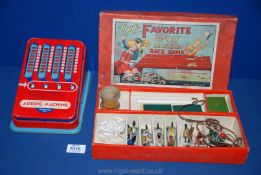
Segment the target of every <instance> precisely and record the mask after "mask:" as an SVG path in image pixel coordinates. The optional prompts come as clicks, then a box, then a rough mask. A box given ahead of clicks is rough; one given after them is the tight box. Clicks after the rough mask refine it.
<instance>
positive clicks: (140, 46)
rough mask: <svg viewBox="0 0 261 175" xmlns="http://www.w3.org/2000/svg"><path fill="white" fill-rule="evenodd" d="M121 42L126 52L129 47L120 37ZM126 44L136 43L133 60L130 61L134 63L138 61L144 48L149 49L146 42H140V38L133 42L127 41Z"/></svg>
mask: <svg viewBox="0 0 261 175" xmlns="http://www.w3.org/2000/svg"><path fill="white" fill-rule="evenodd" d="M121 40H122V44H123V47H124V48H125V49H127V50H128V49H129V46H128V44H127V42H126V40H125V38H124V37H123V36H122V38H121ZM128 42H135V43H136V49H135V50H133V58H132V60H133V61H134V62H135V61H137V60H139V59H140V58H139V57H140V56H141V55H142V53H143V50H144V48H148V47H149V41H148V40H142V39H140V38H135V39H134V40H129V41H128Z"/></svg>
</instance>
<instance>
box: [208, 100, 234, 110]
mask: <svg viewBox="0 0 261 175" xmlns="http://www.w3.org/2000/svg"><path fill="white" fill-rule="evenodd" d="M206 99H207V105H208V111H209V112H229V110H228V106H227V102H226V99H225V97H206Z"/></svg>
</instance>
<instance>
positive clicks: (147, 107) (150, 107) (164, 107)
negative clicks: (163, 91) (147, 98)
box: [143, 104, 172, 111]
mask: <svg viewBox="0 0 261 175" xmlns="http://www.w3.org/2000/svg"><path fill="white" fill-rule="evenodd" d="M143 109H144V111H172V109H171V105H170V104H144V105H143Z"/></svg>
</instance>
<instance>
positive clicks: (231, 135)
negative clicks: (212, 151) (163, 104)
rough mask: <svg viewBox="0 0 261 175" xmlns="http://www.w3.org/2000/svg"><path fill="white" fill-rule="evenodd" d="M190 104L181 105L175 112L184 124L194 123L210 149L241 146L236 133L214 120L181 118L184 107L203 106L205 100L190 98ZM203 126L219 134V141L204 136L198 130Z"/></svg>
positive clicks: (240, 140) (209, 136) (239, 138)
mask: <svg viewBox="0 0 261 175" xmlns="http://www.w3.org/2000/svg"><path fill="white" fill-rule="evenodd" d="M192 100H193V101H192V103H191V104H186V105H183V106H181V107H180V108H179V110H178V111H177V115H178V116H179V118H181V119H182V120H184V121H186V122H190V123H196V129H197V131H198V134H199V135H200V137H201V138H203V139H202V140H203V143H204V144H206V145H207V146H210V147H239V146H240V145H241V144H242V138H241V137H238V136H237V135H236V133H235V132H234V131H232V130H230V129H228V128H226V127H225V126H223V125H221V124H220V122H219V121H218V120H216V119H212V118H207V119H206V120H193V119H188V118H185V117H183V116H182V115H181V114H180V112H181V111H182V110H183V109H185V108H186V107H189V106H193V105H204V104H205V100H198V99H197V98H192ZM200 125H201V126H205V127H206V128H207V129H209V130H212V131H214V132H216V133H218V134H219V136H220V138H221V139H216V138H214V137H213V136H211V135H209V134H208V135H205V134H203V132H202V131H201V130H200V129H199V126H200ZM223 140H228V141H229V142H231V143H227V142H224V141H223Z"/></svg>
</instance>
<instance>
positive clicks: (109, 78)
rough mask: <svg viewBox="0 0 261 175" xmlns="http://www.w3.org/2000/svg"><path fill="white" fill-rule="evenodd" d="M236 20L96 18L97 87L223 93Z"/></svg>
mask: <svg viewBox="0 0 261 175" xmlns="http://www.w3.org/2000/svg"><path fill="white" fill-rule="evenodd" d="M236 26H237V18H236V17H235V16H227V15H211V14H192V13H172V12H164V13H163V12H101V13H100V28H99V76H98V79H99V80H98V81H99V87H103V86H106V85H111V84H113V85H117V86H124V87H130V86H135V87H137V86H141V87H143V88H145V87H148V88H150V87H153V88H162V87H165V88H179V89H180V88H188V89H210V90H226V89H227V87H228V82H229V74H230V65H231V58H232V50H233V46H234V38H235V33H236Z"/></svg>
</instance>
